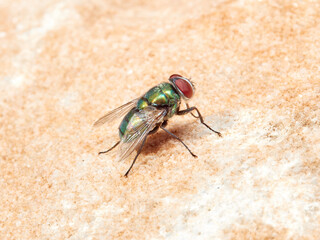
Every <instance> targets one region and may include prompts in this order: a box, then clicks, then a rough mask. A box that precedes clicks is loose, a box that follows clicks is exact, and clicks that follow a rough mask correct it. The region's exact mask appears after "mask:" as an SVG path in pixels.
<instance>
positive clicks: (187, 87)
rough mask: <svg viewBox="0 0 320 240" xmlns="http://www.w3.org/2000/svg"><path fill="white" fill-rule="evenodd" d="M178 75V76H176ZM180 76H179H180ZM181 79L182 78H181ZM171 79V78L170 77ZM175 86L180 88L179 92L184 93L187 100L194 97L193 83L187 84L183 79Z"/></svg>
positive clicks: (176, 82) (179, 79) (178, 80)
mask: <svg viewBox="0 0 320 240" xmlns="http://www.w3.org/2000/svg"><path fill="white" fill-rule="evenodd" d="M174 75H176V74H174ZM178 76H179V75H178ZM180 77H181V76H180ZM170 78H171V77H170ZM174 84H175V85H176V86H177V88H179V90H180V91H181V92H182V94H183V95H184V96H185V97H186V98H191V97H192V96H193V88H192V85H191V83H189V82H187V81H186V80H184V79H182V78H178V79H177V80H176V81H175V82H174Z"/></svg>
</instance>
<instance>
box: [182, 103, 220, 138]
mask: <svg viewBox="0 0 320 240" xmlns="http://www.w3.org/2000/svg"><path fill="white" fill-rule="evenodd" d="M187 106H189V105H187ZM193 110H196V111H197V113H198V116H197V117H196V116H195V115H192V116H194V117H195V118H200V122H201V123H202V124H203V125H205V126H206V127H207V128H209V129H210V130H211V131H212V132H214V133H216V134H218V136H219V137H222V135H221V133H220V132H218V131H215V130H213V129H212V128H211V127H209V126H208V125H207V124H206V123H205V122H204V121H203V117H202V115H201V113H200V112H199V110H198V108H196V107H188V108H187V109H185V110H181V111H178V112H177V114H178V115H185V114H188V113H191V114H192V111H193Z"/></svg>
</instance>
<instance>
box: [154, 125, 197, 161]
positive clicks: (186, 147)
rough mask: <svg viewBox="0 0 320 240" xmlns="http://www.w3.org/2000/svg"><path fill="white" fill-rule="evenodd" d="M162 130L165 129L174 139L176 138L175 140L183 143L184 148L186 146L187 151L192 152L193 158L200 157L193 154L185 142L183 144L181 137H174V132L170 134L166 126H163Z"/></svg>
mask: <svg viewBox="0 0 320 240" xmlns="http://www.w3.org/2000/svg"><path fill="white" fill-rule="evenodd" d="M160 128H161V129H163V130H164V131H165V132H166V133H168V134H169V135H171V136H172V137H174V138H175V139H177V140H178V141H179V142H181V143H182V144H183V146H185V147H186V149H188V151H189V152H190V154H191V155H192V156H193V157H195V158H196V157H198V156H197V155H195V154H194V153H193V152H191V150H190V149H189V148H188V146H187V145H186V144H185V143H184V142H182V140H181V139H180V138H179V137H177V136H176V135H174V134H173V133H172V132H169V131H168V130H167V129H165V128H164V126H161V127H160Z"/></svg>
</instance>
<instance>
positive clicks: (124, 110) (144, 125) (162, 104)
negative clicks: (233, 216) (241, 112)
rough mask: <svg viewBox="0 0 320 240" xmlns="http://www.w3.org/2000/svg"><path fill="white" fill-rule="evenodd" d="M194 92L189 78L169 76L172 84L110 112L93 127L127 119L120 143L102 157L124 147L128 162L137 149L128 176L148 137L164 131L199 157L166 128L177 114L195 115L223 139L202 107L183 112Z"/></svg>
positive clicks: (163, 85)
mask: <svg viewBox="0 0 320 240" xmlns="http://www.w3.org/2000/svg"><path fill="white" fill-rule="evenodd" d="M194 93H195V88H194V85H193V83H192V82H191V81H190V80H189V79H187V78H185V77H182V76H181V75H179V74H173V75H171V76H170V77H169V82H163V83H160V84H158V85H157V86H155V87H153V88H151V89H150V90H149V91H147V92H146V93H145V94H144V95H143V96H142V97H140V98H136V99H134V100H132V101H130V102H128V103H126V104H124V105H122V106H120V107H118V108H116V109H114V110H113V111H111V112H109V113H107V114H106V115H104V116H103V117H101V118H100V119H98V120H97V121H96V122H95V123H94V125H93V126H94V127H99V126H101V125H103V124H104V123H106V122H111V121H113V120H115V119H116V118H120V117H122V116H124V118H123V119H122V122H121V123H120V126H119V136H120V140H119V141H118V142H117V143H116V144H115V145H114V146H113V147H111V148H110V149H109V150H107V151H103V152H99V154H102V153H107V152H109V151H111V150H112V149H114V148H115V147H116V146H118V145H119V144H120V146H119V149H120V160H124V159H126V158H127V157H128V156H130V154H131V153H132V152H133V151H134V150H137V153H136V155H135V158H134V159H133V161H132V164H131V166H130V167H129V169H128V170H127V172H126V173H125V175H124V176H126V177H127V176H128V174H129V172H130V170H131V168H132V166H133V165H134V163H135V162H136V160H137V158H138V156H139V154H140V153H141V150H142V148H143V146H144V144H145V141H146V139H147V136H148V135H150V134H152V133H155V132H156V131H158V130H159V128H161V129H162V130H164V131H165V132H166V133H167V134H169V135H171V136H172V137H173V138H175V139H177V140H178V141H179V142H180V143H182V144H183V146H184V147H185V148H186V149H187V150H188V151H189V152H190V154H191V155H192V156H193V157H197V156H196V155H195V154H194V153H193V152H192V151H191V150H190V149H189V147H188V146H187V145H186V144H185V143H184V142H183V141H182V140H181V139H180V138H179V137H177V136H176V135H175V134H173V133H171V132H169V131H168V130H167V129H166V126H167V124H168V120H169V119H170V118H171V117H173V116H174V115H185V114H188V113H191V115H192V116H193V117H195V118H199V119H200V122H201V123H202V124H203V125H204V126H206V127H207V128H209V129H210V130H211V131H213V132H214V133H216V134H218V135H219V137H221V133H220V132H217V131H215V130H213V129H212V128H211V127H209V126H208V125H207V124H206V123H205V122H204V121H203V117H202V116H201V114H200V112H199V110H198V108H196V107H189V105H188V104H187V103H186V109H184V110H180V104H181V100H184V101H187V100H189V99H190V98H192V97H193V95H194ZM194 111H196V112H197V115H194V114H193V112H194Z"/></svg>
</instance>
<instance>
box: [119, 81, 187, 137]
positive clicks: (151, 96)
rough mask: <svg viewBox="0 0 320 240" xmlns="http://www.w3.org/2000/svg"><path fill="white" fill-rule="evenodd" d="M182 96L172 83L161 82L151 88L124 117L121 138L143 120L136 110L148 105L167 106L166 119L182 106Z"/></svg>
mask: <svg viewBox="0 0 320 240" xmlns="http://www.w3.org/2000/svg"><path fill="white" fill-rule="evenodd" d="M180 102H181V98H180V95H179V94H178V93H177V92H176V90H175V89H174V88H173V86H172V85H171V84H170V83H160V84H159V85H157V86H155V87H153V88H151V89H150V90H149V91H148V92H147V93H146V94H144V95H143V96H142V97H141V98H140V99H139V101H138V103H137V106H136V107H135V108H133V109H131V110H130V112H128V114H127V115H126V116H125V117H124V118H123V120H122V122H121V124H120V126H119V135H120V138H122V136H123V135H124V133H125V132H126V131H129V132H130V131H132V130H134V128H135V126H138V125H139V124H140V123H141V122H142V121H143V120H142V119H141V118H139V116H138V114H135V113H136V112H139V111H140V110H142V109H144V108H145V107H147V106H150V105H151V106H155V107H157V108H166V109H167V111H168V112H167V115H166V116H165V118H164V120H168V119H169V118H171V117H172V116H173V115H174V114H175V113H176V111H177V109H178V108H179V106H180Z"/></svg>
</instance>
